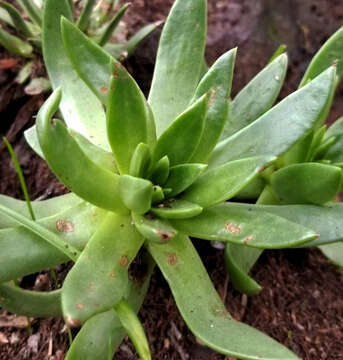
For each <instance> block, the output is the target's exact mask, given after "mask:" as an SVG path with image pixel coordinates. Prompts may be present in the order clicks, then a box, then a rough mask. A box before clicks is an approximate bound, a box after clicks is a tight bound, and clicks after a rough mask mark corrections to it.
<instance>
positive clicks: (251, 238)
mask: <svg viewBox="0 0 343 360" xmlns="http://www.w3.org/2000/svg"><path fill="white" fill-rule="evenodd" d="M252 240H254V237H253V236H252V235H250V236H247V237H246V238H244V239H243V244H247V243H248V242H249V241H252Z"/></svg>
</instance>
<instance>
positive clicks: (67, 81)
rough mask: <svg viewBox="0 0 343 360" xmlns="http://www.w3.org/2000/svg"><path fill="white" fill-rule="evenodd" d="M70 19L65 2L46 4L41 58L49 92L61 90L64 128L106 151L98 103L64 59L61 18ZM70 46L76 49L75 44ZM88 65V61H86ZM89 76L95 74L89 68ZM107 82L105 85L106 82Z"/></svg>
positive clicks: (65, 55)
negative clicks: (65, 126) (45, 71)
mask: <svg viewBox="0 0 343 360" xmlns="http://www.w3.org/2000/svg"><path fill="white" fill-rule="evenodd" d="M62 16H65V17H66V18H67V19H70V20H71V19H72V14H71V11H70V6H69V3H68V1H67V0H46V1H45V6H44V22H43V23H44V24H43V55H44V63H45V65H46V68H47V71H48V74H49V78H50V80H51V83H52V87H53V89H56V88H58V87H59V86H61V87H62V88H63V97H62V101H61V104H60V110H61V113H62V115H63V119H64V120H65V122H66V123H67V125H68V127H70V128H72V129H73V130H76V131H78V132H79V133H81V134H82V135H84V136H85V137H87V138H88V139H89V140H90V141H92V142H93V143H94V144H95V145H98V146H100V147H102V148H103V149H104V150H110V147H109V144H108V142H107V137H106V117H105V113H104V109H103V107H102V105H101V103H100V101H99V100H98V99H97V98H96V96H95V95H94V94H92V92H91V91H90V90H89V88H88V87H87V85H86V84H85V83H84V82H83V80H82V79H81V78H79V76H78V75H77V73H76V71H75V70H74V68H73V66H72V64H71V62H70V61H69V58H68V56H67V53H66V50H65V48H64V44H63V41H62V35H61V24H60V23H61V17H62ZM89 41H90V40H89ZM73 44H74V46H79V44H77V42H74V43H73ZM87 61H88V59H87ZM91 72H92V73H93V72H96V69H94V68H92V70H91ZM108 79H109V78H107V82H108Z"/></svg>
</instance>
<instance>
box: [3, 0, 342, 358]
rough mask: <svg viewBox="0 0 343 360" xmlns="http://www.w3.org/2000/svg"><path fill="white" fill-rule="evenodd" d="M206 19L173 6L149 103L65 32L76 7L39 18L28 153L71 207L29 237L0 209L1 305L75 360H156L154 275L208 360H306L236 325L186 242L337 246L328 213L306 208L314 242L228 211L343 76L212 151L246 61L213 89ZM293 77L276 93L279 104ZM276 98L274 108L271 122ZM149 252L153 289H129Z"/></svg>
mask: <svg viewBox="0 0 343 360" xmlns="http://www.w3.org/2000/svg"><path fill="white" fill-rule="evenodd" d="M206 10H207V1H206V0H187V1H185V0H177V1H175V3H174V5H173V8H172V10H171V12H170V15H169V17H168V19H167V22H166V24H165V26H164V29H163V32H162V37H161V40H160V45H159V49H158V54H157V60H156V67H155V71H154V77H153V81H152V86H151V91H150V95H149V99H148V100H146V99H145V97H144V95H143V94H142V92H141V90H140V89H139V87H138V85H137V84H136V82H135V81H134V79H133V78H132V77H131V76H130V74H129V73H128V72H127V71H126V70H125V68H124V67H123V66H122V65H121V64H120V63H119V62H118V61H116V60H115V59H114V58H113V57H111V56H110V55H109V54H108V53H107V52H106V51H104V49H102V48H101V47H100V46H99V45H98V44H96V43H95V42H94V41H92V40H91V39H89V38H88V37H87V36H85V35H84V34H83V33H82V32H81V31H80V29H78V28H77V26H75V25H74V24H73V23H72V22H71V17H70V8H69V5H68V1H67V0H46V2H45V10H44V21H43V23H44V24H45V27H44V29H43V33H44V36H43V54H44V60H45V63H46V66H47V69H48V73H49V76H50V79H51V82H52V85H53V87H54V89H55V90H54V92H53V94H52V95H51V96H50V97H49V99H48V100H47V101H46V103H45V104H44V105H43V107H42V108H41V110H40V111H39V113H38V116H37V123H36V127H34V128H32V129H30V130H29V131H28V132H27V133H26V138H27V140H28V142H29V143H30V145H31V146H32V147H33V148H34V149H35V150H36V151H37V152H38V153H39V154H40V155H41V156H42V157H43V158H44V159H45V160H46V161H47V163H48V165H49V166H50V168H51V169H52V171H53V172H54V173H55V174H56V176H57V177H58V179H59V180H60V181H61V182H62V183H64V184H65V185H66V186H67V187H68V188H69V189H70V190H71V191H72V192H71V193H70V194H67V195H63V196H60V197H57V198H54V199H49V200H46V201H33V202H32V209H33V212H34V214H35V219H36V220H35V221H34V220H32V219H30V217H29V213H28V209H27V208H26V204H25V203H24V202H22V201H19V200H15V199H12V198H9V197H6V196H1V197H0V213H1V214H3V216H2V217H1V218H0V227H1V230H0V246H1V249H2V251H1V252H0V261H1V264H2V267H1V271H0V283H2V284H1V285H0V296H1V298H0V305H1V306H2V307H4V308H6V309H8V310H10V311H12V312H16V313H20V314H24V315H28V316H38V317H39V316H51V315H54V316H63V317H64V318H65V321H66V323H67V324H68V325H69V326H76V327H77V326H82V327H81V330H80V331H79V333H78V335H77V336H76V338H75V339H74V341H73V343H72V345H71V348H70V350H69V352H68V354H67V357H66V358H67V359H69V360H71V359H94V358H98V359H110V358H112V356H113V353H114V351H115V349H116V348H117V347H118V345H119V344H120V342H121V340H122V338H123V336H124V335H125V333H128V334H129V336H130V338H131V339H132V341H133V343H134V345H135V348H136V350H137V352H138V354H139V356H140V357H141V358H142V359H150V352H149V348H148V344H147V340H146V337H145V334H144V330H143V328H142V325H141V324H140V322H139V319H138V317H137V315H136V313H137V312H138V310H139V308H140V306H141V303H142V301H143V298H144V296H145V293H146V291H147V287H148V284H149V277H150V275H151V272H152V270H153V268H154V266H155V264H157V266H158V267H159V268H160V270H161V272H162V273H163V275H164V276H165V278H166V280H167V281H168V284H169V286H170V288H171V291H172V293H173V296H174V299H175V301H176V304H177V306H178V308H179V310H180V313H181V315H182V316H183V318H184V320H185V322H186V323H187V324H188V326H189V328H190V329H191V331H192V332H193V333H194V334H195V336H196V337H197V338H199V339H200V340H201V341H202V342H203V343H204V344H206V345H208V346H209V347H211V348H212V349H214V350H216V351H218V352H220V353H222V354H226V355H229V356H234V357H237V358H242V359H261V358H263V359H278V360H282V359H287V360H290V359H296V358H297V357H296V355H294V354H293V353H292V352H291V351H290V350H288V349H286V348H285V347H284V346H282V345H281V344H279V343H277V342H276V341H274V340H273V339H271V338H269V337H268V336H266V335H264V334H262V333H261V332H259V331H257V330H255V329H253V328H251V327H249V326H247V325H245V324H243V323H240V322H238V321H236V320H234V319H233V318H232V317H231V315H230V314H229V313H228V312H227V310H226V308H225V306H224V304H223V303H222V301H221V299H220V297H219V295H218V294H217V292H216V290H215V288H214V287H213V285H212V283H211V281H210V278H209V276H208V274H207V272H206V270H205V268H204V266H203V264H202V262H201V259H200V257H199V255H198V254H197V251H196V249H195V248H194V246H193V244H192V242H191V240H190V238H189V236H193V237H197V238H200V239H204V240H216V241H223V242H226V243H230V244H237V245H244V246H243V248H244V249H245V248H247V249H250V248H257V249H271V248H273V249H274V248H286V247H295V246H301V245H304V244H311V243H312V244H313V243H314V242H318V241H322V243H328V242H334V241H338V238H337V237H338V230H337V228H335V230H334V231H333V232H331V231H332V229H328V228H327V226H326V224H323V221H322V220H321V218H320V216H322V213H323V211H322V208H321V207H315V206H312V207H313V208H315V209H316V210H313V211H314V212H317V215H318V216H317V219H316V221H318V222H319V223H321V224H322V226H323V228H324V229H326V233H325V231H324V237H323V234H322V233H320V235H321V236H320V238H319V239H318V234H317V232H316V231H313V230H311V226H309V227H308V225H312V224H307V223H306V221H303V223H304V224H298V223H297V222H302V221H299V220H298V219H297V218H294V219H293V220H294V221H293V220H289V219H287V214H283V213H281V214H276V213H277V212H278V211H279V210H278V209H280V208H284V207H283V206H276V207H275V209H276V210H275V211H274V210H270V209H269V208H268V207H267V208H261V207H260V206H257V205H255V204H238V203H230V202H227V200H229V199H233V198H235V197H236V196H238V195H239V194H242V191H243V190H244V189H245V188H246V187H247V186H249V184H252V183H253V182H254V181H255V179H258V178H259V176H260V174H263V173H264V172H265V171H267V170H266V168H267V167H270V166H272V165H273V164H277V161H278V157H280V156H282V155H283V154H284V153H286V152H287V150H289V149H290V148H291V147H292V146H293V145H294V144H296V143H297V142H299V141H301V140H302V139H303V138H304V137H305V136H306V135H307V133H308V132H310V131H311V129H312V128H313V126H314V125H315V124H316V123H317V122H318V118H319V117H320V116H321V114H322V112H323V109H325V106H326V105H327V103H328V101H330V99H331V94H332V89H333V87H334V86H335V81H336V70H335V68H334V67H330V68H328V69H326V70H325V71H323V72H322V73H321V74H320V75H318V76H317V77H316V78H315V79H314V80H313V81H310V82H309V83H308V84H306V85H305V86H304V87H302V88H301V89H299V90H298V91H296V92H295V93H293V94H291V95H290V96H288V97H287V98H286V99H284V100H283V101H282V102H280V103H279V104H278V105H276V106H275V107H274V108H272V109H271V110H269V111H268V112H266V113H264V114H263V111H261V110H259V111H260V114H259V119H258V120H256V121H254V122H253V123H252V124H250V125H248V126H247V127H244V128H242V129H241V130H239V131H238V132H236V133H235V134H233V135H232V136H230V137H228V138H227V139H224V140H223V141H221V142H219V143H218V141H219V139H220V137H221V135H222V133H223V131H224V133H225V131H229V130H227V128H226V127H225V123H226V122H227V119H228V115H229V114H231V115H232V113H233V112H234V110H235V108H234V101H235V100H234V101H233V102H230V91H231V82H232V76H233V68H234V62H235V56H236V49H233V50H230V51H228V52H227V53H225V54H224V55H222V56H221V57H220V58H219V59H218V60H217V61H216V62H215V63H214V64H213V65H212V66H211V68H210V69H209V70H208V71H206V73H205V74H204V62H203V59H204V49H205V42H206ZM286 62H287V58H286V55H280V56H278V57H277V58H276V59H275V60H274V61H272V62H271V64H270V65H269V66H270V67H271V68H272V69H274V70H273V71H276V70H275V68H277V69H281V70H282V69H284V67H285V64H286ZM269 69H270V68H269ZM283 71H284V70H282V72H281V75H275V73H273V74H274V75H273V76H272V77H271V79H270V83H269V84H268V86H270V87H271V88H274V91H275V92H276V91H278V90H277V89H280V86H281V85H280V82H281V79H282V77H283V75H282V74H283ZM275 89H276V90H275ZM275 97H276V96H275V94H273V95H272V96H271V98H272V99H269V100H266V101H267V103H268V104H270V106H271V105H272V102H273V101H274V100H275ZM262 98H263V99H266V97H265V96H264V93H263V92H261V102H262ZM255 100H258V97H255ZM263 101H265V100H263ZM254 104H255V103H253V105H254ZM235 106H236V110H235V111H238V109H237V106H238V105H237V101H236V105H235ZM58 110H59V111H58ZM57 111H58V112H57ZM56 112H57V115H56V116H57V117H62V118H63V120H64V122H63V121H61V120H59V119H57V118H55V113H56ZM241 115H242V116H243V114H242V113H241ZM260 115H261V116H260ZM238 118H239V115H237V117H236V120H238ZM229 121H231V122H233V120H232V116H231V118H230V117H229ZM236 129H237V126H236ZM308 206H311V205H304V206H302V207H300V208H299V210H297V214H298V216H299V217H304V218H307V217H308ZM312 207H311V208H312ZM273 209H274V208H273ZM325 211H326V212H327V211H328V209H327V208H325V209H324V213H325ZM274 212H275V214H274ZM335 216H336V215H335V212H334V214H333V215H332V216H331V214H330V209H329V211H328V213H327V219H326V220H329V221H331V222H332V223H335V226H337V227H342V222H341V221H340V220H338V219H337V217H335ZM336 223H337V224H336ZM316 225H317V224H316ZM329 233H330V234H331V235H332V236H331V237H329V235H328V234H329ZM322 237H323V238H324V240H322ZM139 252H141V256H139V259H141V260H140V261H141V262H143V263H144V264H145V265H146V274H145V276H144V277H143V279H137V278H135V277H133V278H132V276H129V266H130V264H131V263H132V262H133V261H134V260H135V259H137V254H138V253H139ZM67 261H73V262H74V265H73V267H72V268H71V270H70V271H69V273H68V275H67V277H66V279H65V281H64V283H63V286H62V288H61V289H58V290H55V291H53V292H50V293H39V292H34V291H28V290H23V289H20V288H19V287H17V286H15V285H13V284H11V280H14V279H17V278H18V277H22V276H25V275H27V274H31V273H34V272H37V271H41V270H42V269H45V268H51V267H54V266H56V265H58V264H61V263H64V262H67Z"/></svg>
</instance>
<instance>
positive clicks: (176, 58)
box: [149, 0, 207, 136]
mask: <svg viewBox="0 0 343 360" xmlns="http://www.w3.org/2000/svg"><path fill="white" fill-rule="evenodd" d="M206 3H207V2H206V0H176V1H175V3H174V5H173V7H172V9H171V11H170V13H169V16H168V19H167V21H166V24H165V25H164V28H163V32H162V35H161V39H160V44H159V47H158V52H157V59H156V65H155V71H154V76H153V80H152V85H151V90H150V95H149V103H150V105H151V107H152V110H153V112H154V115H155V119H156V128H157V134H158V136H159V135H161V134H162V133H163V132H164V131H165V130H166V129H167V128H168V127H169V125H170V124H171V122H172V121H173V120H174V119H175V118H176V117H177V116H178V115H179V114H181V113H182V112H183V111H184V110H185V109H186V108H187V105H188V104H189V102H190V100H191V99H192V98H193V95H194V92H195V89H196V87H197V85H198V82H199V77H200V71H201V69H202V64H203V57H204V50H205V43H206V12H207V4H206Z"/></svg>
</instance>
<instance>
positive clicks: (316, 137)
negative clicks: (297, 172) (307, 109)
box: [305, 125, 326, 162]
mask: <svg viewBox="0 0 343 360" xmlns="http://www.w3.org/2000/svg"><path fill="white" fill-rule="evenodd" d="M325 131H326V125H323V126H322V127H320V128H319V129H318V130H317V131H315V132H314V133H313V137H312V141H311V145H310V146H309V148H308V152H307V157H306V159H305V162H310V161H313V159H314V154H315V153H316V151H317V149H318V148H319V146H320V144H321V143H322V141H323V138H324V136H325Z"/></svg>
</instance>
